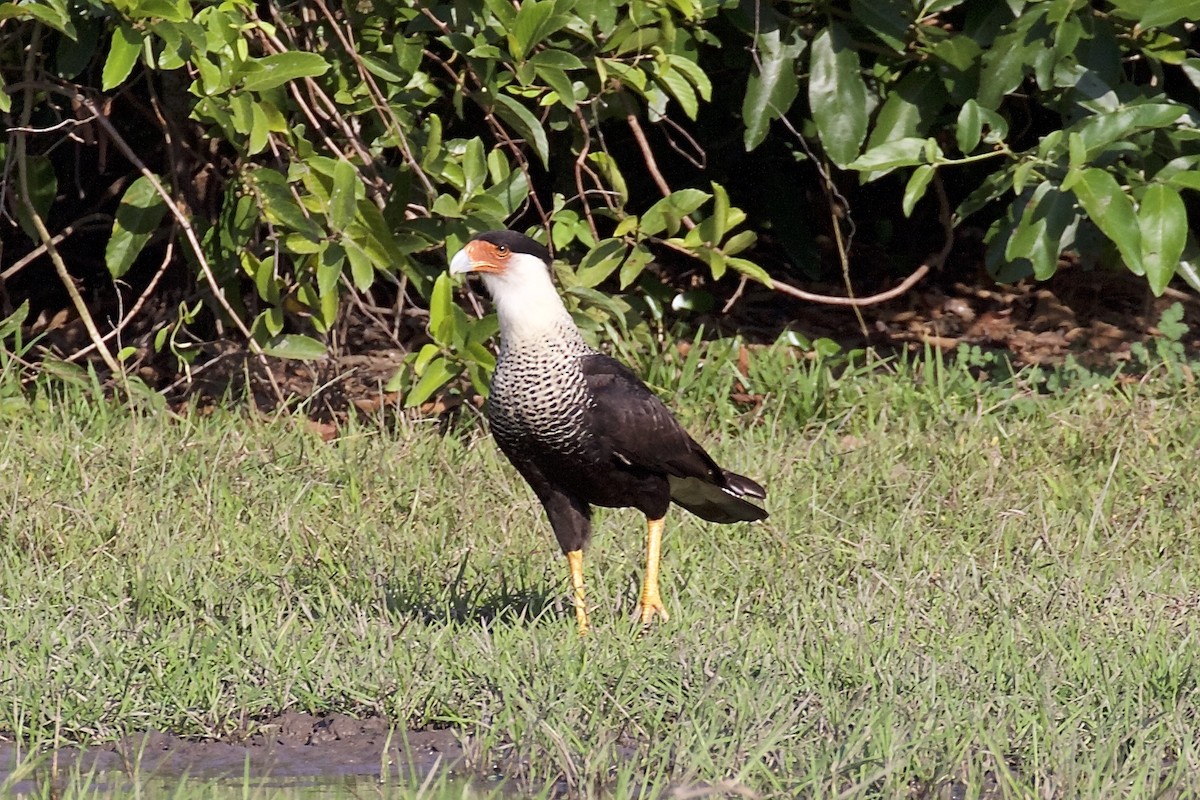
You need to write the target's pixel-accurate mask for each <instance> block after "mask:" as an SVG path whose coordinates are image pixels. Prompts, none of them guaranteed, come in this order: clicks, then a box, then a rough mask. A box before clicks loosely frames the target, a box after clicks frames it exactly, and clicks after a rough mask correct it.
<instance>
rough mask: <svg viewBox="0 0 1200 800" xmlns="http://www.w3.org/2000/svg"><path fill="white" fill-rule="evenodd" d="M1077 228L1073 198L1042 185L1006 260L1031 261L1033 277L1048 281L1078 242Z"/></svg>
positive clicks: (1012, 242)
mask: <svg viewBox="0 0 1200 800" xmlns="http://www.w3.org/2000/svg"><path fill="white" fill-rule="evenodd" d="M1078 225H1079V216H1078V214H1077V213H1076V212H1075V202H1074V199H1073V198H1072V196H1071V195H1070V194H1069V193H1066V192H1062V191H1060V190H1059V189H1058V188H1056V187H1055V186H1054V185H1053V184H1051V183H1050V182H1049V181H1043V182H1042V183H1041V184H1040V185H1039V186H1038V188H1037V189H1035V190H1034V192H1033V197H1032V198H1031V199H1030V201H1029V203H1028V205H1026V206H1025V211H1024V213H1023V214H1022V215H1021V220H1020V222H1018V223H1017V227H1016V230H1014V231H1013V234H1012V237H1011V238H1010V239H1009V240H1008V246H1007V247H1006V249H1005V251H1004V256H1005V258H1007V259H1008V260H1009V261H1013V260H1016V259H1018V258H1027V259H1029V261H1030V263H1032V264H1033V274H1034V277H1036V278H1037V279H1038V280H1045V279H1047V278H1049V277H1050V276H1051V275H1053V274H1054V273H1055V272H1056V271H1057V270H1058V257H1059V255H1060V254H1061V253H1062V251H1063V250H1064V249H1066V248H1067V247H1068V246H1069V245H1070V244H1071V243H1072V242H1073V241H1074V240H1075V230H1076V228H1077V227H1078Z"/></svg>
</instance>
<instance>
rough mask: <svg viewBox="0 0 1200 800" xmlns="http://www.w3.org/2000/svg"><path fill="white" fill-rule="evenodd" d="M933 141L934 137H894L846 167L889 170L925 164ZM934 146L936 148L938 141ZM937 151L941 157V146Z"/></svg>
mask: <svg viewBox="0 0 1200 800" xmlns="http://www.w3.org/2000/svg"><path fill="white" fill-rule="evenodd" d="M932 141H933V140H932V139H919V138H916V137H906V138H903V139H893V140H892V141H890V142H886V143H884V144H881V145H879V146H878V147H874V148H872V149H870V150H868V151H867V152H865V153H863V154H862V155H861V156H859V157H858V158H857V159H855V160H854V161H852V162H850V163H849V164H847V165H846V168H847V169H856V170H860V171H868V170H889V169H895V168H896V167H914V166H917V165H919V164H924V163H927V159H926V147H927V146H928V144H929V143H930V142H932ZM933 146H934V147H935V148H936V147H937V145H936V143H935V144H934V145H933ZM935 153H936V154H937V155H938V157H939V158H940V157H941V149H940V148H938V149H937V150H935Z"/></svg>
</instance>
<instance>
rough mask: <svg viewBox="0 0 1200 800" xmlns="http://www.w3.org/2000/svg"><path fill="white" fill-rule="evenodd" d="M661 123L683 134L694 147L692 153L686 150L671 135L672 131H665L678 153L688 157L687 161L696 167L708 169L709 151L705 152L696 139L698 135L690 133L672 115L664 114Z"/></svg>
mask: <svg viewBox="0 0 1200 800" xmlns="http://www.w3.org/2000/svg"><path fill="white" fill-rule="evenodd" d="M659 125H665V126H667V127H669V128H671V129H673V130H674V131H675V132H676V133H678V134H679V135H680V136H682V137H683V138H684V140H685V141H686V142H687V143H688V145H689V146H690V147H691V148H692V153H688V152H687V151H686V150H684V149H683V148H682V147H681V146H680V145H679V144H678V143H677V142H676V141H675V138H674V137H673V136H671V134H670V133H668V132H664V135H665V136H666V138H667V144H669V145H670V146H671V149H672V150H674V151H675V152H676V153H679V155H680V157H682V158H684V159H686V160H687V162H688V163H689V164H691V165H692V166H693V167H695V168H696V169H708V153H706V152H704V148H703V147H701V146H700V143H699V142H697V141H696V137H694V136H692V135H691V134H690V133H688V132H687V130H686V129H685V128H684V127H683V126H682V125H680V124H679V123H678V122H676V121H675V120H673V119H671V118H670V117H665V116H664V117H663V118H662V122H660V123H659ZM693 154H694V155H693Z"/></svg>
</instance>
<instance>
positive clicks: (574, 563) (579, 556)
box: [567, 550, 591, 636]
mask: <svg viewBox="0 0 1200 800" xmlns="http://www.w3.org/2000/svg"><path fill="white" fill-rule="evenodd" d="M567 566H568V567H570V569H571V589H572V591H573V593H574V597H575V621H576V622H578V623H579V635H580V636H583V635H584V634H586V633H587V632H588V630H590V629H591V625H589V624H588V615H587V606H585V605H584V603H583V551H582V550H572V551H571V552H569V553H567Z"/></svg>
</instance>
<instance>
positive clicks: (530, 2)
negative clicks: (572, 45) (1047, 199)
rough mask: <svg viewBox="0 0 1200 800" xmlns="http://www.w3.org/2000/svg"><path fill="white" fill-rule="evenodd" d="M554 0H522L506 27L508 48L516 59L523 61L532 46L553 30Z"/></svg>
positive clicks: (531, 49)
mask: <svg viewBox="0 0 1200 800" xmlns="http://www.w3.org/2000/svg"><path fill="white" fill-rule="evenodd" d="M553 15H554V0H524V2H522V3H521V7H520V9H518V11H517V16H516V18H515V19H514V20H513V22H512V25H510V26H509V28H508V49H509V52H511V53H512V56H513V59H515V60H516V61H518V62H520V61H524V60H525V58H526V56H528V55H529V54H530V52H532V51H533V48H534V46H536V45H537V44H539V43H540V42H541V41H542V39H544V38H545V37H546V36H548V35H549V34H550V33H552V32H553V28H554V25H553V21H552V17H553Z"/></svg>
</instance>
